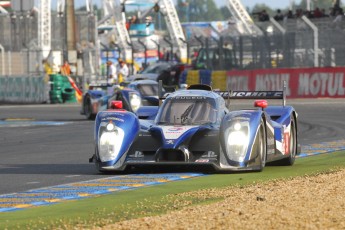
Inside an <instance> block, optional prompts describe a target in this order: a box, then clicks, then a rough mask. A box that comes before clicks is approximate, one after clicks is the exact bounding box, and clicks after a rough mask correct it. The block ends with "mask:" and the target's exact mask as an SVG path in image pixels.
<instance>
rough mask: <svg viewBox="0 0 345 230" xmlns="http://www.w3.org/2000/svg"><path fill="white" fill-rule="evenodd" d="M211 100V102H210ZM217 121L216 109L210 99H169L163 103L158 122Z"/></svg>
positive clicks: (187, 123)
mask: <svg viewBox="0 0 345 230" xmlns="http://www.w3.org/2000/svg"><path fill="white" fill-rule="evenodd" d="M212 102H213V103H212ZM216 122H217V110H216V108H215V103H214V101H212V100H211V99H206V98H204V99H202V100H195V99H171V100H169V101H167V102H166V103H164V105H163V108H162V112H161V113H160V116H159V117H158V124H164V125H204V124H213V123H216Z"/></svg>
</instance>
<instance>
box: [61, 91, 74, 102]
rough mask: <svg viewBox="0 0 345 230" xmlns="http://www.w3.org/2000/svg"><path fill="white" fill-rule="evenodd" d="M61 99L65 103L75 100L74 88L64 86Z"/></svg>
mask: <svg viewBox="0 0 345 230" xmlns="http://www.w3.org/2000/svg"><path fill="white" fill-rule="evenodd" d="M62 100H63V102H67V103H71V102H77V99H76V97H75V90H74V89H73V88H64V89H63V91H62Z"/></svg>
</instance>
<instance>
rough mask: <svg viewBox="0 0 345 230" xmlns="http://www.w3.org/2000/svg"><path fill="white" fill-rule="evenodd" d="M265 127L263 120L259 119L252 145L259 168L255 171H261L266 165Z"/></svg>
mask: <svg viewBox="0 0 345 230" xmlns="http://www.w3.org/2000/svg"><path fill="white" fill-rule="evenodd" d="M266 139H267V138H266V128H265V124H264V121H263V120H262V121H261V124H260V127H259V129H258V132H257V135H256V138H255V142H254V146H253V151H255V152H256V153H257V155H258V156H257V159H258V164H259V168H258V170H257V171H259V172H261V171H262V170H263V169H264V168H265V165H266V158H267V146H266Z"/></svg>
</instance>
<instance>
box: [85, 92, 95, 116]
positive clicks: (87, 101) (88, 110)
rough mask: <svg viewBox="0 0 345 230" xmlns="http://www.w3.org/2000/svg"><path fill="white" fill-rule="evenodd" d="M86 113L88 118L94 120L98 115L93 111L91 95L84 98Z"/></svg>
mask: <svg viewBox="0 0 345 230" xmlns="http://www.w3.org/2000/svg"><path fill="white" fill-rule="evenodd" d="M84 114H85V117H86V119H88V120H94V119H95V117H96V116H95V114H93V113H92V105H91V100H90V97H89V96H86V97H85V100H84Z"/></svg>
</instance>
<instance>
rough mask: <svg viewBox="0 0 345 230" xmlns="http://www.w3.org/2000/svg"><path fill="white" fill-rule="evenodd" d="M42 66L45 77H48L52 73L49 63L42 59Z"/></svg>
mask: <svg viewBox="0 0 345 230" xmlns="http://www.w3.org/2000/svg"><path fill="white" fill-rule="evenodd" d="M42 64H43V69H44V72H45V73H46V74H47V75H50V74H52V73H53V68H52V67H51V65H50V64H49V62H48V61H47V60H46V59H44V60H43V61H42Z"/></svg>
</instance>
